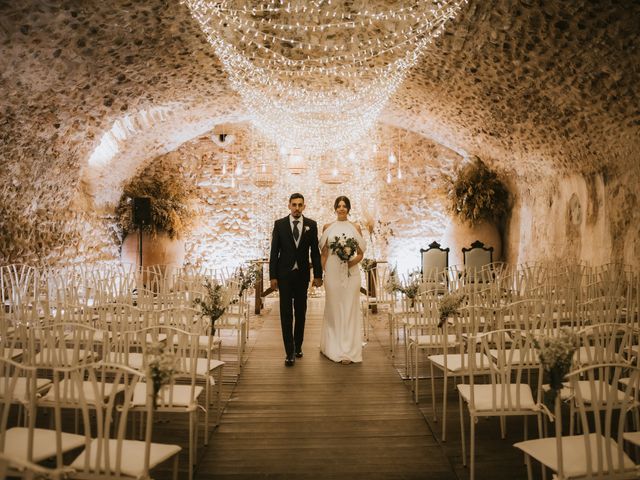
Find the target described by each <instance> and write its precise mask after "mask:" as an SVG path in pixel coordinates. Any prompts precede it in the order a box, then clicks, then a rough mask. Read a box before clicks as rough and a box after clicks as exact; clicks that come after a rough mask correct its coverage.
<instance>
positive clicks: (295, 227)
mask: <svg viewBox="0 0 640 480" xmlns="http://www.w3.org/2000/svg"><path fill="white" fill-rule="evenodd" d="M299 223H300V220H294V221H293V239H294V240H295V241H296V242H297V241H298V237H299V236H300V230H299V229H298V224H299Z"/></svg>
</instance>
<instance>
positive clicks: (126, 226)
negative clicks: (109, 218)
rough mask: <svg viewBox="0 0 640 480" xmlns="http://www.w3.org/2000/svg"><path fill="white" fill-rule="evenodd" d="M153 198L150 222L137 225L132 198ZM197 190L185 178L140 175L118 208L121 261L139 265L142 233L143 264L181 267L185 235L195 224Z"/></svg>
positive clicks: (133, 179) (124, 195)
mask: <svg viewBox="0 0 640 480" xmlns="http://www.w3.org/2000/svg"><path fill="white" fill-rule="evenodd" d="M139 197H148V198H149V199H150V208H151V215H150V216H151V221H150V222H149V223H148V224H145V225H142V226H140V225H137V224H135V222H134V219H133V199H134V198H139ZM195 198H196V194H195V189H194V188H193V187H192V186H191V185H190V184H188V183H187V181H186V180H185V179H184V178H183V177H182V176H179V175H177V176H171V177H169V176H160V175H151V176H147V175H143V174H140V175H137V176H135V177H134V178H132V179H131V180H130V181H129V182H128V183H127V184H126V185H125V186H124V188H123V192H122V195H121V196H120V201H119V202H118V205H117V207H116V218H117V225H118V229H119V231H120V234H121V238H122V242H123V243H122V253H121V255H122V260H123V261H126V262H130V263H138V262H139V243H138V240H139V239H138V236H137V235H130V234H132V233H137V232H138V231H139V230H140V229H141V230H142V246H143V256H142V264H143V265H156V264H159V265H168V264H178V265H181V264H182V262H183V261H184V241H183V238H184V236H185V235H186V234H187V233H188V232H189V230H190V229H191V227H192V226H193V224H194V221H195V217H196V214H195V209H194V207H193V203H194V200H195Z"/></svg>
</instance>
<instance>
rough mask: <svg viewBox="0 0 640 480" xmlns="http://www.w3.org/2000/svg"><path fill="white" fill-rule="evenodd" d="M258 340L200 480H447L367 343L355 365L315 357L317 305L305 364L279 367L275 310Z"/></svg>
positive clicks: (377, 351)
mask: <svg viewBox="0 0 640 480" xmlns="http://www.w3.org/2000/svg"><path fill="white" fill-rule="evenodd" d="M270 302H272V303H270V304H269V306H272V307H273V308H272V309H271V312H270V313H269V314H268V315H267V316H266V318H265V322H264V326H263V327H262V329H261V330H260V332H259V333H258V335H259V336H258V338H257V339H256V344H255V346H254V348H253V350H252V352H251V355H250V357H249V361H248V363H247V364H246V367H245V368H244V370H243V372H242V376H241V378H240V382H239V384H238V385H237V387H236V388H235V390H234V392H233V394H232V396H231V399H230V401H229V403H228V404H227V408H226V410H225V412H224V415H223V417H222V422H221V424H220V426H219V427H218V429H217V430H216V432H215V433H214V435H213V438H212V440H211V442H210V443H209V446H208V447H205V451H204V452H200V453H201V455H199V456H200V462H199V465H198V470H197V475H196V478H197V479H200V480H204V479H214V478H231V477H233V478H234V479H241V478H247V479H249V478H251V479H255V478H269V479H280V478H282V479H284V478H304V479H311V478H325V479H326V478H329V479H340V478H345V479H360V478H362V479H365V478H366V479H383V478H384V479H387V478H388V479H391V478H403V479H413V478H415V479H418V478H421V479H424V478H433V479H453V478H456V476H455V474H454V473H453V470H452V468H451V465H450V464H449V463H448V461H447V459H446V457H445V455H444V452H443V451H442V448H441V447H440V446H439V445H438V444H437V442H436V441H435V439H434V438H433V436H432V434H431V432H430V431H429V429H428V426H427V425H426V423H425V422H424V420H423V418H422V416H421V415H420V412H419V411H418V409H417V407H416V406H415V404H414V403H413V402H412V400H411V395H410V392H409V391H408V389H407V388H405V386H404V385H403V384H402V381H401V379H400V378H399V377H398V374H397V372H396V370H395V369H394V368H393V366H392V365H391V362H390V361H389V359H388V358H387V357H386V356H385V353H384V352H383V350H382V347H381V346H380V344H379V343H378V342H377V341H375V340H373V341H372V342H371V343H369V344H368V345H367V346H366V347H365V350H364V357H365V362H364V363H363V364H360V365H355V364H354V365H341V364H334V363H333V362H331V361H329V360H327V359H326V358H324V357H323V356H322V355H321V354H320V353H319V348H318V345H319V338H320V324H321V320H322V309H323V306H324V304H323V299H311V300H310V305H309V312H308V314H307V328H306V329H305V343H304V347H303V349H304V354H305V355H304V358H302V359H298V360H297V361H296V365H295V366H294V367H285V366H284V351H283V347H282V337H281V333H280V320H279V317H278V307H277V303H275V301H274V300H270Z"/></svg>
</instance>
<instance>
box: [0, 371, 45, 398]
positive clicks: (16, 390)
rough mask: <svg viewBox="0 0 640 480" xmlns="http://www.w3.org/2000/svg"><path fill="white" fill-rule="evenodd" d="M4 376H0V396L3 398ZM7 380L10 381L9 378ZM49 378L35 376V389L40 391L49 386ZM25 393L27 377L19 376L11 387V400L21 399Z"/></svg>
mask: <svg viewBox="0 0 640 480" xmlns="http://www.w3.org/2000/svg"><path fill="white" fill-rule="evenodd" d="M6 380H7V379H6V378H5V377H0V398H4V395H5V391H4V389H5V382H6ZM9 382H12V380H11V379H9ZM51 383H52V382H51V380H50V379H48V378H36V391H38V392H42V391H44V390H45V389H47V388H49V386H50V385H51ZM26 395H27V379H26V378H25V377H20V378H17V379H16V383H15V385H14V387H13V391H12V392H11V396H12V399H13V400H16V401H17V400H23V399H24V398H25V397H26Z"/></svg>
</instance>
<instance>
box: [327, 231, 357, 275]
mask: <svg viewBox="0 0 640 480" xmlns="http://www.w3.org/2000/svg"><path fill="white" fill-rule="evenodd" d="M329 248H330V249H331V251H332V252H333V253H334V254H336V255H337V256H338V258H339V259H340V260H342V261H343V262H344V263H348V262H349V260H350V259H351V257H353V256H355V254H356V253H357V251H358V242H357V240H356V239H355V238H353V237H347V236H346V235H345V234H344V233H343V234H342V235H341V236H338V235H336V236H335V237H333V241H331V242H330V243H329ZM347 275H351V274H350V273H349V271H348V270H347Z"/></svg>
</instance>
